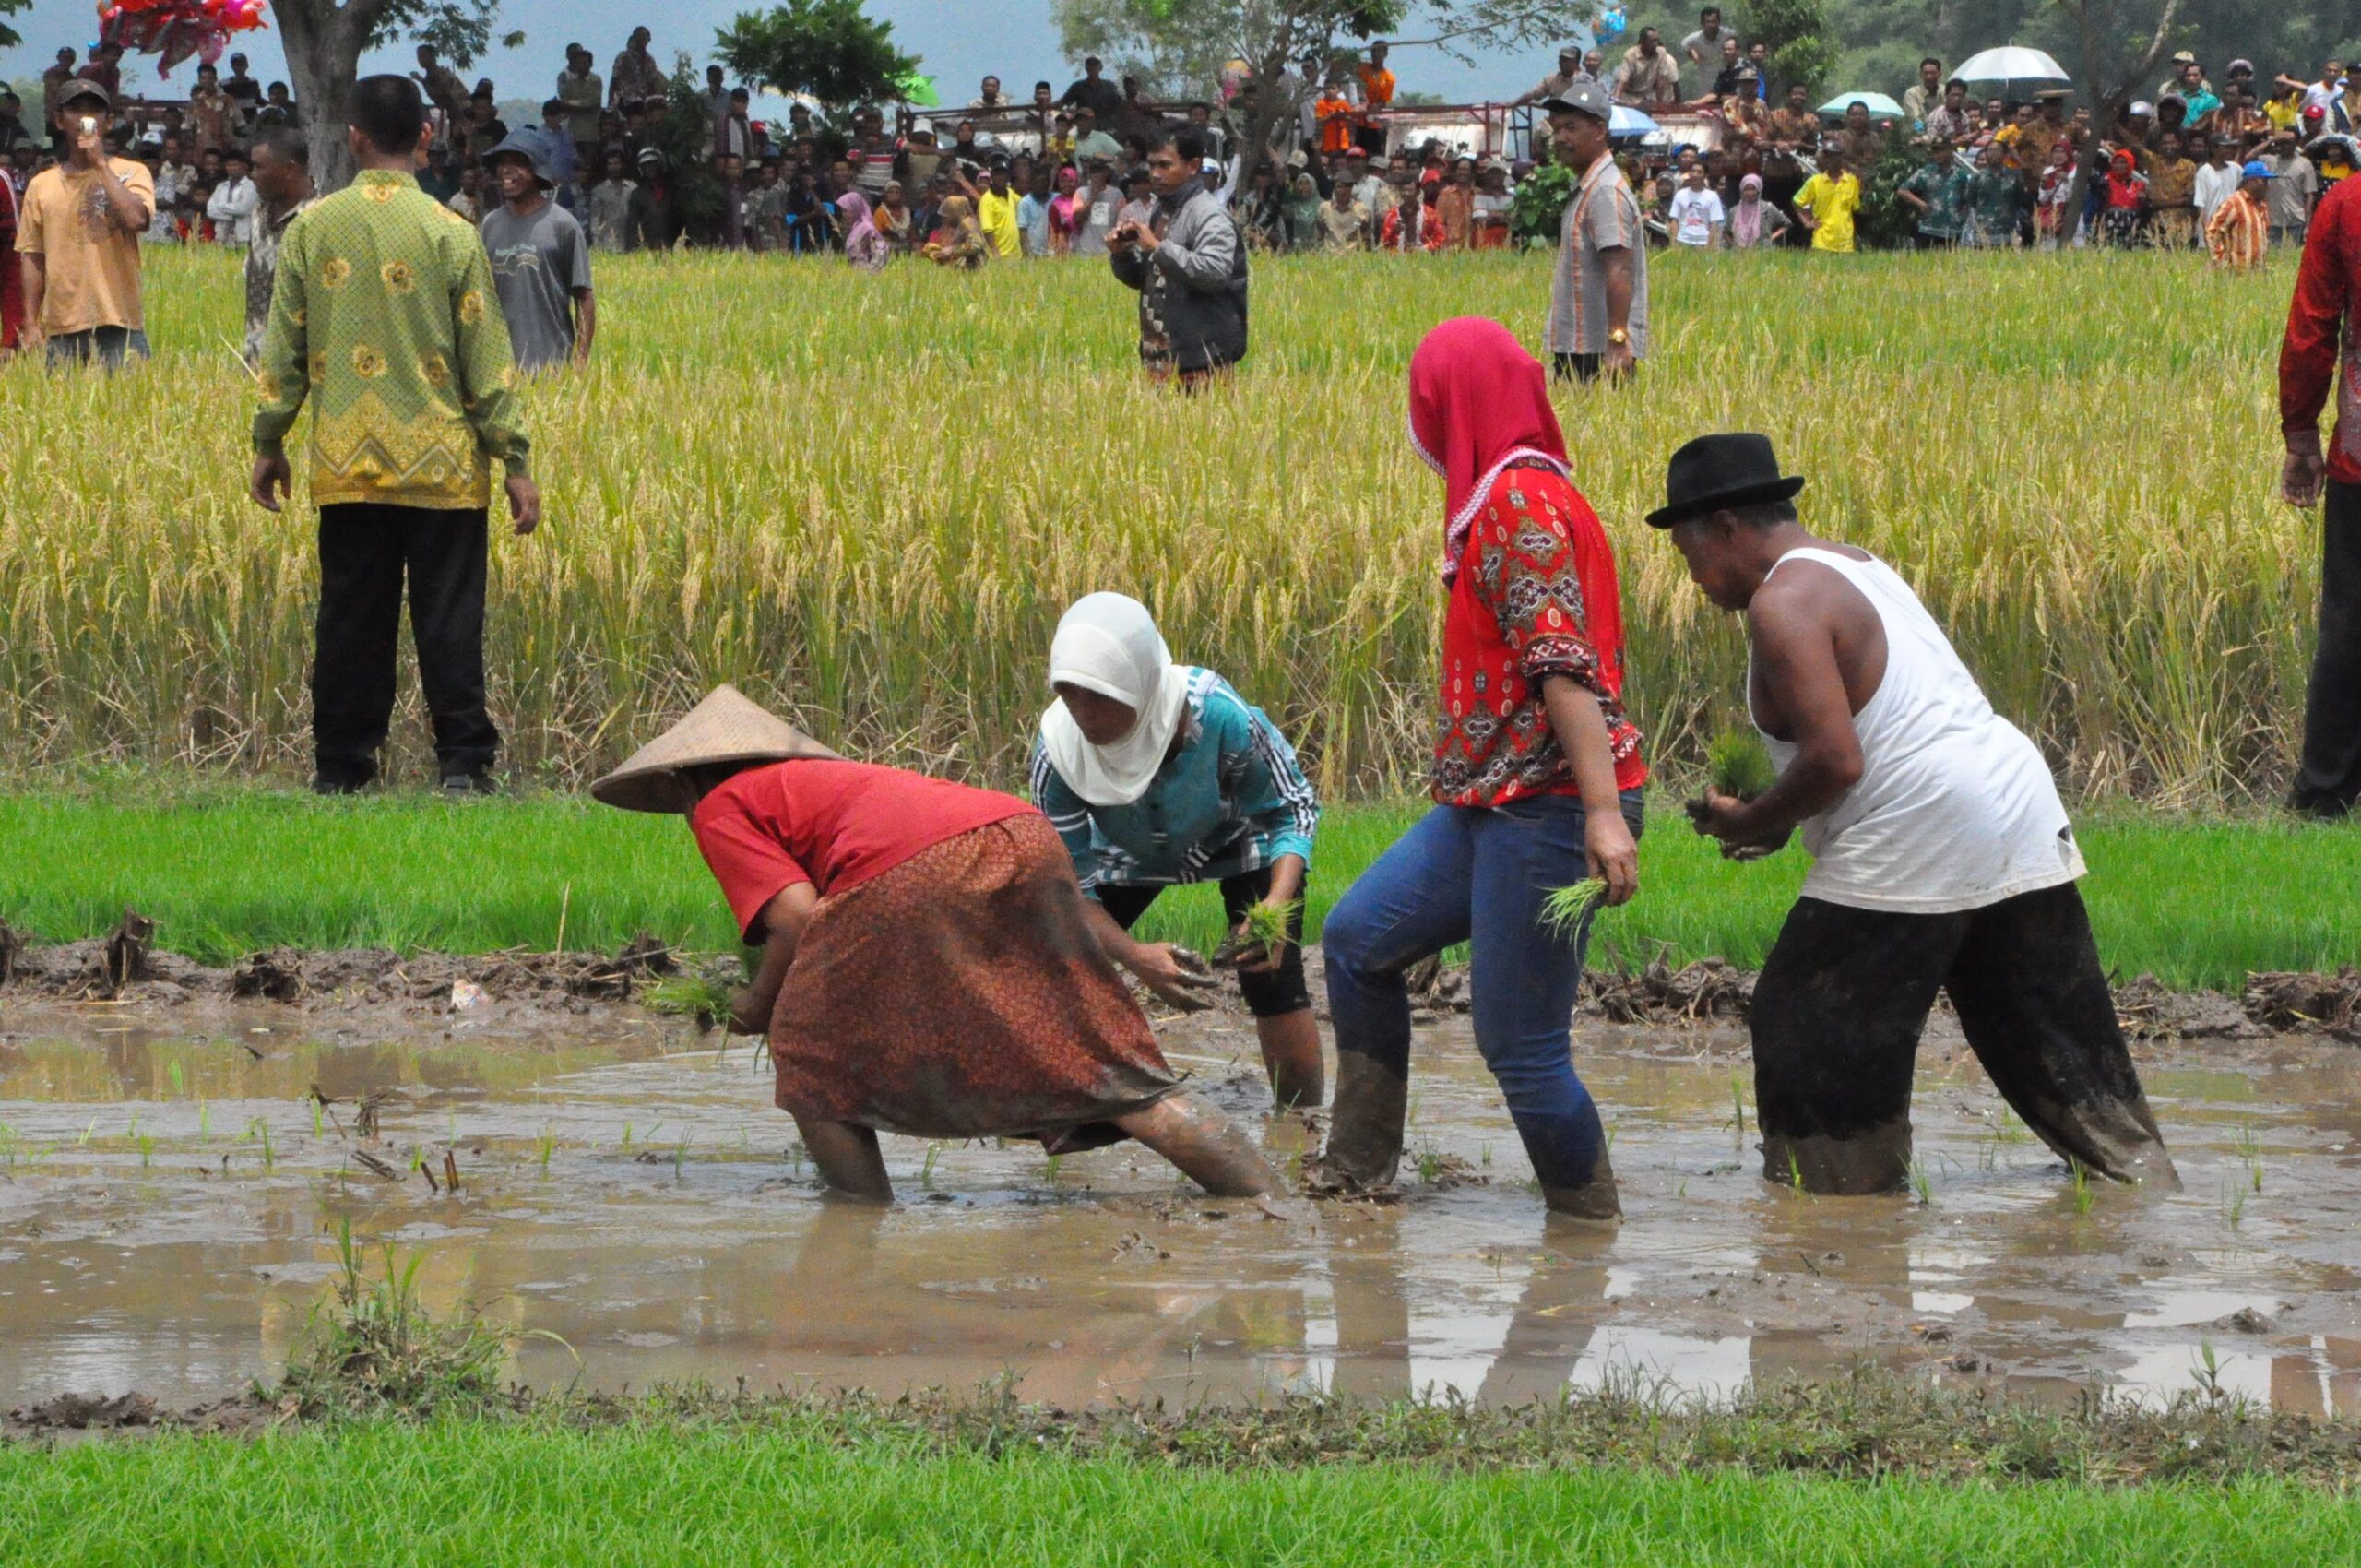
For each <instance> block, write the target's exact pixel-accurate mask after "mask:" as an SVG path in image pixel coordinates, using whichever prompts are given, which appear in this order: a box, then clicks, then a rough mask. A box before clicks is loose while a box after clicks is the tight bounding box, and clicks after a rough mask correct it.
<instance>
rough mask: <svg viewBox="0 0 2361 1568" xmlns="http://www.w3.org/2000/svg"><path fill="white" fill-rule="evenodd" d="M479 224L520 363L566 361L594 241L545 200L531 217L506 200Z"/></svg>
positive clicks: (531, 366)
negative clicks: (576, 302) (576, 295)
mask: <svg viewBox="0 0 2361 1568" xmlns="http://www.w3.org/2000/svg"><path fill="white" fill-rule="evenodd" d="M480 227H481V230H482V232H483V248H484V251H485V254H487V255H490V256H491V257H492V287H493V288H495V289H497V290H498V291H500V309H501V314H502V315H505V316H507V317H508V345H509V348H510V350H512V351H513V352H514V353H515V354H516V368H517V369H519V370H540V369H542V368H543V367H545V366H548V365H553V364H563V363H564V362H565V360H566V357H567V356H568V355H570V354H572V353H573V352H574V291H575V290H576V289H587V288H588V287H590V242H589V240H588V239H587V237H586V236H585V235H584V234H583V232H582V225H581V224H579V223H577V222H575V219H574V214H572V213H570V212H568V211H566V210H565V209H564V208H562V207H560V206H558V205H557V204H556V203H555V202H552V201H544V202H542V203H541V207H540V211H538V212H536V213H534V214H533V215H532V216H531V217H530V218H519V217H517V216H516V214H515V213H513V212H511V211H509V210H508V207H507V204H506V203H502V204H501V205H500V206H498V207H496V208H492V210H491V211H490V212H488V213H486V214H484V219H483V222H482V223H481V225H480Z"/></svg>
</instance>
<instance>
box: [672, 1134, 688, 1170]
mask: <svg viewBox="0 0 2361 1568" xmlns="http://www.w3.org/2000/svg"><path fill="white" fill-rule="evenodd" d="M688 1158H689V1140H688V1137H687V1135H686V1134H683V1135H682V1138H681V1141H680V1142H679V1143H677V1144H674V1145H673V1146H672V1180H674V1181H675V1182H677V1181H679V1180H680V1179H681V1167H682V1164H683V1163H684V1162H685V1161H686V1160H687V1159H688Z"/></svg>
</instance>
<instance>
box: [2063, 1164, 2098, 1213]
mask: <svg viewBox="0 0 2361 1568" xmlns="http://www.w3.org/2000/svg"><path fill="white" fill-rule="evenodd" d="M2067 1163H2068V1165H2070V1167H2071V1168H2072V1170H2073V1175H2074V1214H2075V1217H2076V1218H2081V1217H2082V1216H2083V1215H2086V1214H2088V1213H2090V1212H2091V1205H2092V1204H2093V1203H2094V1202H2095V1201H2096V1200H2097V1194H2094V1193H2093V1192H2092V1191H2091V1172H2090V1168H2089V1167H2088V1166H2086V1165H2084V1164H2083V1163H2082V1161H2081V1160H2079V1159H2070V1160H2069V1161H2067Z"/></svg>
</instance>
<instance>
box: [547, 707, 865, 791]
mask: <svg viewBox="0 0 2361 1568" xmlns="http://www.w3.org/2000/svg"><path fill="white" fill-rule="evenodd" d="M835 755H836V753H834V752H832V751H830V750H829V749H828V748H827V747H825V746H824V745H822V744H821V743H820V742H817V741H815V740H813V739H812V737H810V736H809V735H806V734H805V733H803V731H801V730H798V729H797V728H796V727H795V726H794V725H792V724H789V722H788V721H787V720H786V719H781V718H779V717H777V715H775V714H771V713H765V711H764V710H763V709H762V708H761V707H757V706H756V705H755V703H754V702H753V699H752V698H750V697H748V696H747V695H746V694H745V693H743V692H742V691H740V690H739V689H738V688H737V687H735V686H730V685H721V686H716V687H714V688H713V691H712V693H711V694H710V695H707V696H706V699H705V700H704V701H703V702H701V703H699V704H697V705H696V707H693V708H691V709H689V711H688V713H687V715H686V716H685V717H684V718H682V720H681V721H680V722H679V723H678V724H675V725H673V726H672V727H671V728H670V730H667V731H664V733H662V734H661V735H658V736H657V737H656V739H654V740H652V741H650V742H647V744H646V745H644V746H642V747H640V748H639V750H638V751H637V752H635V753H634V754H632V758H631V760H630V761H629V762H626V763H624V764H623V766H621V767H619V768H617V769H615V770H614V771H613V772H612V773H610V774H608V775H607V776H606V777H605V778H601V779H599V781H598V782H597V783H595V784H593V785H591V786H590V795H591V798H592V799H593V800H598V801H603V802H606V803H607V804H608V805H611V806H621V807H622V808H623V810H625V811H629V812H661V813H672V812H677V811H679V810H680V809H681V806H682V797H681V793H680V790H678V789H677V788H676V787H675V786H674V784H673V781H672V775H673V773H674V771H675V770H676V769H679V768H683V767H694V766H699V765H700V764H705V763H723V762H786V761H789V760H790V759H793V758H800V757H833V756H835Z"/></svg>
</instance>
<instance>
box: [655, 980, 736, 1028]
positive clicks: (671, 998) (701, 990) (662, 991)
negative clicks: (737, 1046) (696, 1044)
mask: <svg viewBox="0 0 2361 1568" xmlns="http://www.w3.org/2000/svg"><path fill="white" fill-rule="evenodd" d="M639 1004H640V1005H641V1006H643V1007H645V1008H647V1010H648V1011H649V1012H651V1013H660V1014H663V1015H664V1016H667V1017H673V1018H694V1019H695V1020H696V1021H697V1030H698V1032H699V1033H703V1032H704V1031H705V1030H706V1029H709V1028H713V1026H714V1025H715V1024H717V1023H718V1022H720V1021H721V1020H723V1019H726V1018H728V1017H729V1016H730V987H729V986H727V985H725V984H723V983H722V982H721V981H720V980H716V979H714V978H713V977H712V976H711V975H706V974H697V973H694V972H692V973H688V974H678V975H672V976H670V977H669V978H667V979H664V980H658V981H657V982H656V983H655V984H654V985H651V986H649V987H647V989H646V990H645V991H642V992H640V993H639Z"/></svg>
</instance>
